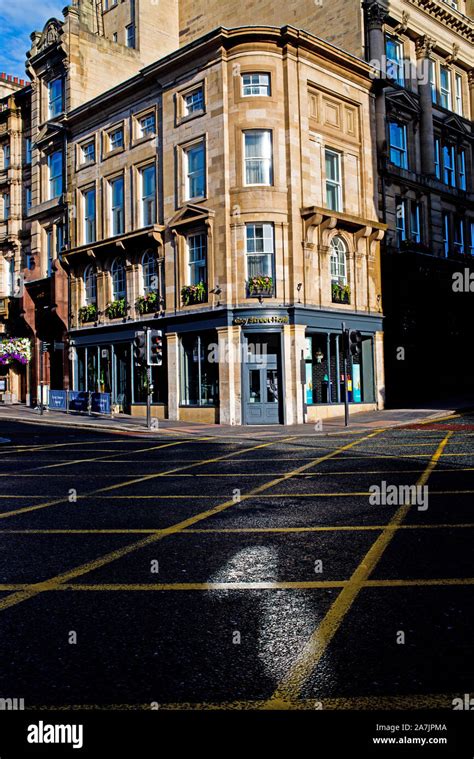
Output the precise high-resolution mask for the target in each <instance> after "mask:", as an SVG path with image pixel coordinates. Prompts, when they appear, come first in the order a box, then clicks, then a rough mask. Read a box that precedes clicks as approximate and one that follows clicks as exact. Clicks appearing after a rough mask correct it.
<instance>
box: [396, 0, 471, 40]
mask: <svg viewBox="0 0 474 759" xmlns="http://www.w3.org/2000/svg"><path fill="white" fill-rule="evenodd" d="M405 2H407V3H409V4H410V5H416V6H417V7H418V8H421V10H423V11H425V13H428V14H429V15H430V16H432V18H434V19H436V21H440V22H441V23H442V24H443V26H447V27H448V28H449V29H452V30H453V31H455V32H457V33H458V34H459V35H461V37H464V39H466V40H467V41H468V42H471V43H472V42H474V22H473V21H472V19H470V18H469V17H468V16H463V15H462V13H459V11H456V10H455V9H454V8H451V6H450V5H448V4H447V3H444V2H443V0H405Z"/></svg>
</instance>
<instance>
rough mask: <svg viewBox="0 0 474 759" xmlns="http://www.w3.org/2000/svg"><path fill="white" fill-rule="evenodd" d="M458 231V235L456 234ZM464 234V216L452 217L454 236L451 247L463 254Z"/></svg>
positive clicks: (464, 248)
mask: <svg viewBox="0 0 474 759" xmlns="http://www.w3.org/2000/svg"><path fill="white" fill-rule="evenodd" d="M458 232H459V236H458ZM465 243H466V241H465V235H464V218H463V217H462V216H455V217H454V237H453V247H454V250H456V251H457V252H458V253H461V254H464V251H465V250H466V247H465Z"/></svg>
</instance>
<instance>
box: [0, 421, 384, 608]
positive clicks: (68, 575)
mask: <svg viewBox="0 0 474 759" xmlns="http://www.w3.org/2000/svg"><path fill="white" fill-rule="evenodd" d="M384 431H385V430H383V429H381V430H376V431H375V432H371V433H370V434H369V435H365V436H363V437H362V438H360V439H359V440H354V441H353V442H352V443H348V444H346V445H344V446H342V447H340V448H337V449H335V450H334V451H333V452H332V453H328V454H326V455H325V456H322V457H321V458H319V459H316V460H315V461H311V462H309V463H308V464H304V465H303V466H301V467H298V468H297V469H296V470H294V471H297V472H302V471H304V470H305V469H306V468H308V467H310V466H315V463H321V462H322V461H327V460H329V459H331V458H334V456H337V455H338V454H339V453H340V452H341V451H344V450H347V449H348V448H352V447H353V446H355V445H357V444H358V443H360V442H362V441H364V440H367V439H368V438H370V437H375V436H376V435H379V434H381V433H382V432H384ZM274 442H282V441H270V442H268V443H262V444H260V445H259V446H255V448H254V449H257V448H263V447H266V446H270V445H273V444H274ZM236 453H238V452H234V455H235V454H236ZM230 455H231V454H229V456H230ZM214 460H215V459H214ZM152 476H153V475H150V476H149V477H147V478H146V479H150V478H151V477H152ZM156 476H159V475H156ZM291 477H292V472H289V473H288V474H287V475H285V476H284V477H281V478H278V479H276V480H273V481H272V482H269V483H265V484H263V485H260V486H259V487H258V488H255V489H254V491H253V493H254V494H257V493H259V492H263V491H265V490H267V489H268V488H270V487H272V486H273V485H275V484H278V483H280V482H283V481H285V480H287V479H290V478H291ZM142 479H143V478H142ZM122 487H123V485H122ZM114 488H116V486H115V485H110V486H108V487H107V488H102V489H101V490H102V491H103V490H112V489H114ZM233 505H234V501H233V500H227V501H224V502H223V503H221V504H219V505H218V506H215V507H214V508H211V509H208V510H207V511H203V512H201V513H199V514H196V515H195V516H193V517H189V518H188V519H185V520H183V521H182V522H178V523H177V524H174V525H171V526H170V527H167V528H165V529H163V530H161V531H160V532H159V533H156V534H153V535H149V536H148V537H146V538H142V539H141V540H138V541H136V542H135V543H131V544H130V545H128V546H123V547H122V548H119V549H117V550H115V551H111V552H110V553H107V554H105V555H103V556H101V557H99V558H97V559H94V560H93V561H89V562H86V563H85V564H81V565H80V566H78V567H75V568H74V569H71V570H69V571H67V572H63V573H61V574H59V575H56V576H55V577H51V578H50V579H49V580H47V581H46V582H42V583H40V584H32V585H30V586H29V588H28V589H27V590H21V591H18V592H16V593H12V594H11V595H9V596H6V598H3V599H0V611H2V610H3V609H8V608H9V607H11V606H15V605H17V604H19V603H22V602H23V601H27V600H28V599H30V598H33V597H34V596H36V595H38V594H39V593H41V592H43V591H44V590H47V589H48V590H49V589H51V588H53V587H55V586H57V585H62V584H63V583H66V582H68V581H69V580H73V579H76V578H77V577H80V576H82V575H84V574H87V573H88V572H91V571H92V570H94V569H98V568H99V567H103V566H105V565H107V564H110V563H111V562H113V561H116V560H117V559H121V558H123V557H124V556H127V555H128V554H130V553H133V552H135V551H137V550H139V549H140V548H145V547H146V546H149V545H153V544H154V543H156V542H158V541H159V540H162V539H163V538H165V537H167V536H168V535H174V534H176V533H178V532H181V531H182V530H184V529H186V528H187V527H191V526H192V525H194V524H197V523H198V522H200V521H203V520H204V519H207V518H208V517H211V516H214V515H216V514H220V513H221V512H223V511H225V510H226V509H228V508H229V507H230V506H233ZM31 508H38V506H37V507H31Z"/></svg>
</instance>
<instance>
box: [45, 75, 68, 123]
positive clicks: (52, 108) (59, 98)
mask: <svg viewBox="0 0 474 759" xmlns="http://www.w3.org/2000/svg"><path fill="white" fill-rule="evenodd" d="M57 82H59V84H60V93H59V95H56V96H55V97H54V98H53V97H52V93H53V87H54V85H55V84H56V83H57ZM58 102H59V105H60V107H59V108H58V107H57V103H58ZM63 112H64V79H63V77H62V76H56V77H55V78H54V79H51V80H50V81H49V82H48V119H55V118H56V117H57V116H60V115H61V113H63Z"/></svg>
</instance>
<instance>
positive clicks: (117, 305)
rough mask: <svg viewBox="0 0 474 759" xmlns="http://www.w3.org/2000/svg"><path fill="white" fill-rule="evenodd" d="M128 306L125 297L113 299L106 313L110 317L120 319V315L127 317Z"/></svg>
mask: <svg viewBox="0 0 474 759" xmlns="http://www.w3.org/2000/svg"><path fill="white" fill-rule="evenodd" d="M127 307H128V306H127V301H126V300H125V298H120V299H119V300H113V301H112V303H109V305H108V306H107V308H106V309H105V315H106V316H107V318H108V319H119V318H120V317H125V316H127Z"/></svg>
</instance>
